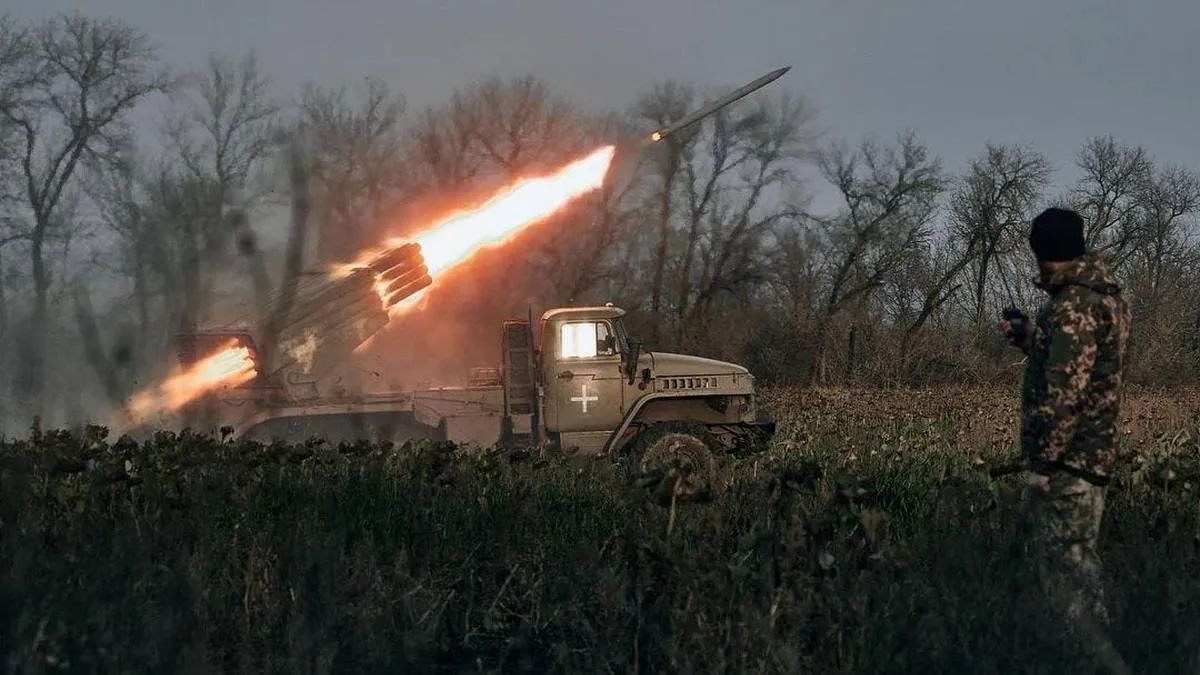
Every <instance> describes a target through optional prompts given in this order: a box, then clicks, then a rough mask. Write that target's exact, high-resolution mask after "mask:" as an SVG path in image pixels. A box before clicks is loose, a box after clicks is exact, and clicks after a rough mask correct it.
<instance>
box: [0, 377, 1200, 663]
mask: <svg viewBox="0 0 1200 675" xmlns="http://www.w3.org/2000/svg"><path fill="white" fill-rule="evenodd" d="M765 398H766V399H767V401H766V405H767V407H768V408H769V409H770V411H771V412H772V413H773V415H774V417H775V418H776V419H777V420H778V421H779V423H780V426H779V432H778V434H777V438H776V440H775V442H774V444H773V447H772V448H771V450H770V451H769V452H768V453H765V454H763V455H761V456H757V457H748V458H742V459H737V460H729V461H727V462H726V463H725V465H724V467H723V471H722V475H723V478H724V480H725V481H726V483H727V485H726V487H725V489H724V490H722V491H721V492H720V494H719V495H717V496H716V498H715V499H714V500H712V501H711V502H709V503H704V504H688V505H680V504H676V505H675V506H674V507H672V506H671V505H670V504H669V503H666V504H660V503H659V500H656V499H654V495H653V494H652V493H653V486H647V487H629V486H627V485H626V484H624V483H622V482H620V481H619V480H617V478H616V476H615V472H614V471H613V470H612V467H611V466H610V464H609V463H608V462H604V461H598V460H582V459H577V458H561V457H540V456H534V455H532V454H531V453H529V452H518V451H505V452H497V453H492V454H486V455H474V456H464V455H463V454H461V453H458V452H456V451H455V450H454V449H453V448H448V447H438V446H433V445H422V446H415V447H405V448H380V447H371V446H366V445H363V446H344V447H340V448H338V447H325V446H255V445H239V444H222V443H220V442H218V441H215V440H212V439H209V438H202V437H194V436H189V435H174V434H168V433H163V434H159V436H158V437H157V438H156V439H154V441H152V442H148V443H144V444H142V445H136V444H132V443H122V442H112V441H109V442H105V441H103V440H102V439H101V437H100V436H101V435H100V434H99V433H97V432H95V431H92V432H90V433H88V434H82V435H79V436H70V435H67V434H62V433H49V432H47V433H44V434H40V435H37V436H34V437H31V438H30V439H28V440H26V441H22V442H15V443H10V444H6V445H3V446H0V662H2V663H3V664H4V667H5V669H6V670H9V671H15V672H55V671H104V672H213V671H223V672H246V673H258V672H288V673H290V672H428V671H441V672H479V671H496V670H499V671H506V672H555V671H570V672H575V671H587V672H597V671H599V672H609V671H611V672H634V671H641V672H660V671H665V670H670V671H678V672H734V671H751V672H817V673H842V672H845V673H851V672H855V673H857V672H866V673H879V672H981V673H991V672H994V673H1000V672H1004V673H1011V672H1044V673H1059V672H1075V670H1076V669H1074V668H1072V665H1071V661H1070V660H1069V659H1071V655H1070V654H1069V653H1066V654H1064V653H1063V652H1062V649H1060V647H1061V645H1062V643H1063V639H1062V635H1061V631H1060V629H1059V628H1058V627H1057V625H1056V624H1054V623H1053V622H1052V621H1050V620H1049V618H1048V617H1047V616H1046V614H1045V611H1044V608H1043V607H1042V605H1041V603H1040V602H1039V597H1038V596H1037V594H1036V593H1035V592H1034V591H1033V589H1032V587H1031V585H1030V581H1029V578H1028V574H1027V571H1026V568H1027V566H1026V564H1025V554H1024V550H1023V546H1022V541H1023V538H1022V536H1021V530H1020V518H1019V516H1020V497H1021V478H1020V477H1019V476H1014V477H1011V478H1005V479H1000V480H993V479H990V478H989V477H988V475H987V473H986V471H983V470H982V469H983V468H985V467H986V466H988V465H991V464H993V463H997V462H1001V461H1004V460H1005V459H1007V458H1008V457H1009V456H1010V455H1011V454H1012V453H1013V452H1014V447H1015V445H1014V443H1015V441H1014V438H1015V431H1014V429H1015V426H1014V425H1015V417H1016V401H1015V395H1014V393H1013V392H1010V391H989V390H962V391H936V392H935V391H928V392H926V391H917V392H913V391H906V392H855V391H804V390H799V391H790V390H787V391H785V390H776V391H772V392H768V393H767V394H766V396H765ZM1127 411H1128V415H1127V417H1128V420H1127V424H1126V431H1127V433H1126V436H1125V439H1124V447H1125V453H1126V459H1125V460H1124V461H1123V468H1122V471H1121V473H1120V476H1119V478H1118V480H1117V481H1116V483H1115V484H1114V486H1113V487H1112V488H1111V489H1110V492H1109V509H1108V512H1107V515H1106V521H1105V527H1104V540H1103V555H1104V560H1105V565H1106V574H1107V577H1108V578H1107V582H1108V591H1109V599H1110V605H1111V606H1112V609H1113V614H1114V621H1115V623H1116V627H1115V638H1116V641H1117V643H1118V646H1119V647H1120V648H1121V650H1122V651H1123V652H1124V653H1125V655H1126V656H1127V659H1128V660H1129V661H1130V663H1131V664H1132V665H1133V666H1134V668H1135V670H1136V671H1137V672H1141V673H1160V672H1161V673H1171V672H1187V669H1188V668H1189V667H1194V666H1195V665H1196V664H1195V663H1194V661H1195V656H1196V654H1197V653H1198V652H1200V584H1197V582H1196V580H1197V578H1198V577H1200V520H1198V513H1197V511H1198V508H1197V505H1198V503H1200V458H1198V456H1197V445H1196V444H1197V438H1198V436H1200V430H1198V428H1197V418H1196V416H1197V414H1198V413H1200V393H1197V392H1191V391H1186V392H1171V393H1166V392H1152V391H1136V392H1133V393H1132V394H1131V395H1130V397H1129V402H1128V404H1127Z"/></svg>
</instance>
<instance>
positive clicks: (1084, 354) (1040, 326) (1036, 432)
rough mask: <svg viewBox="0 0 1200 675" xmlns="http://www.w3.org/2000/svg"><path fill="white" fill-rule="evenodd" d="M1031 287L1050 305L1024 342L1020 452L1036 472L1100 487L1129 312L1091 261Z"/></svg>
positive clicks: (1110, 457) (1097, 262)
mask: <svg viewBox="0 0 1200 675" xmlns="http://www.w3.org/2000/svg"><path fill="white" fill-rule="evenodd" d="M1038 285H1039V286H1040V287H1041V288H1042V289H1043V290H1045V291H1046V292H1047V293H1049V294H1050V298H1049V300H1048V301H1047V302H1046V304H1045V305H1044V306H1043V307H1042V309H1041V311H1039V312H1038V316H1037V321H1036V325H1035V326H1034V330H1033V333H1032V335H1031V340H1030V342H1029V343H1028V347H1029V359H1028V362H1027V364H1026V367H1025V386H1024V391H1023V394H1022V402H1021V450H1022V453H1023V454H1024V456H1025V458H1026V459H1027V460H1028V461H1029V463H1030V465H1031V466H1032V467H1034V468H1036V469H1040V470H1042V471H1045V472H1053V471H1067V472H1070V473H1075V474H1078V475H1081V476H1082V477H1084V478H1088V479H1089V480H1091V481H1092V482H1096V483H1101V484H1102V483H1104V482H1106V481H1107V480H1108V477H1109V476H1110V474H1111V473H1112V468H1113V464H1114V462H1115V460H1116V445H1117V424H1118V417H1119V413H1120V407H1121V398H1122V392H1123V387H1122V377H1123V374H1124V369H1125V343H1126V341H1127V340H1128V337H1129V305H1128V304H1127V303H1126V302H1125V299H1124V298H1122V297H1121V294H1120V288H1118V287H1117V285H1116V284H1115V283H1113V281H1112V278H1111V277H1110V275H1109V272H1108V268H1107V266H1106V265H1105V264H1104V262H1103V260H1101V259H1100V258H1099V257H1095V256H1088V257H1085V258H1081V259H1079V260H1077V261H1073V262H1071V263H1070V264H1069V265H1067V266H1066V267H1064V268H1063V269H1060V270H1058V271H1057V272H1055V273H1054V274H1052V275H1049V276H1043V277H1042V279H1041V280H1040V281H1039V283H1038Z"/></svg>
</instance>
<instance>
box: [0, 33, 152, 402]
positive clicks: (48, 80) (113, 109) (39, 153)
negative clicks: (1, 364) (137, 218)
mask: <svg viewBox="0 0 1200 675" xmlns="http://www.w3.org/2000/svg"><path fill="white" fill-rule="evenodd" d="M31 39H32V40H33V44H34V53H33V56H32V58H30V59H28V60H27V62H26V64H25V67H26V68H29V69H30V70H29V72H28V75H27V76H26V77H25V79H26V81H27V82H28V86H26V87H24V88H23V89H21V90H18V91H16V92H14V93H10V94H9V96H8V98H9V99H10V101H11V102H10V103H7V104H6V105H5V107H4V108H3V110H0V114H3V116H4V118H5V120H6V121H7V122H8V123H9V124H11V125H13V126H15V127H16V129H17V133H18V135H19V139H20V140H19V143H20V163H21V174H22V178H23V180H24V183H25V186H24V191H23V192H24V194H23V202H24V203H23V207H24V208H25V209H26V210H27V213H28V220H29V225H28V227H27V228H26V229H25V230H24V231H23V232H22V235H23V237H24V239H25V241H26V242H27V244H28V250H29V260H30V266H31V271H32V278H33V303H32V307H33V309H32V317H31V320H30V322H29V334H30V338H31V339H30V340H29V341H28V345H29V346H28V352H29V353H28V357H27V358H26V359H25V360H24V373H23V376H22V378H21V379H22V383H23V385H24V389H25V390H26V392H27V394H28V397H29V400H30V407H31V409H32V410H33V411H34V412H35V413H38V412H40V410H41V404H42V391H43V382H42V380H43V377H44V373H43V370H44V369H43V364H44V344H45V332H46V327H47V319H48V312H49V292H50V286H51V283H52V277H51V273H50V270H49V268H48V266H47V261H46V247H47V240H48V238H49V237H52V236H54V234H55V229H56V228H62V227H65V226H66V225H67V223H65V222H63V219H62V218H61V206H62V203H63V199H64V196H65V194H66V192H67V190H68V189H69V188H70V186H71V185H72V181H73V179H74V178H75V175H76V171H77V169H78V168H79V166H80V164H81V163H82V162H87V161H94V160H99V159H103V158H104V157H105V156H106V154H107V153H109V152H110V151H111V150H112V149H113V148H114V147H115V146H116V145H117V144H119V142H120V141H121V138H122V131H123V128H122V125H121V122H122V119H123V117H124V116H125V115H126V114H127V113H128V112H129V111H130V110H131V109H133V107H134V106H136V105H137V104H138V102H140V101H141V100H142V99H144V98H145V97H146V96H148V95H149V94H151V93H153V92H156V91H162V90H164V89H165V88H166V86H167V81H166V79H165V77H164V76H163V75H162V74H160V73H158V72H157V71H156V70H155V68H154V56H155V53H154V50H153V49H152V48H151V47H150V45H149V42H148V41H147V39H146V37H145V36H144V35H143V34H142V33H140V32H138V31H137V30H136V29H134V28H132V27H130V26H129V25H127V24H125V23H122V22H119V21H115V20H95V19H89V18H87V17H84V16H82V15H79V14H73V15H64V16H60V17H58V18H55V19H52V20H49V21H47V22H45V23H44V24H42V25H40V26H38V27H37V29H36V30H35V31H33V35H32V38H31Z"/></svg>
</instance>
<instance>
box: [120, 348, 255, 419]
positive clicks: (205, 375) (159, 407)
mask: <svg viewBox="0 0 1200 675" xmlns="http://www.w3.org/2000/svg"><path fill="white" fill-rule="evenodd" d="M257 374H258V372H257V371H256V370H255V367H254V359H253V358H252V357H251V356H250V350H249V349H247V348H246V347H242V346H239V345H238V344H237V343H236V342H234V341H230V342H229V343H228V344H226V345H225V346H224V347H222V348H221V349H220V350H218V351H217V352H215V353H213V354H211V355H209V356H206V357H204V358H203V359H200V360H199V361H197V362H195V363H193V364H191V365H190V366H188V368H187V369H186V370H184V371H183V372H181V373H178V374H176V375H172V376H171V377H169V378H167V379H166V380H165V381H163V382H162V383H160V384H159V385H158V386H156V387H153V388H152V389H149V390H146V391H143V392H142V393H140V394H138V395H137V396H134V397H133V398H132V399H130V401H129V406H128V411H129V416H130V417H132V418H133V420H134V421H135V422H136V423H141V422H143V421H145V420H146V419H147V418H149V417H150V416H151V415H155V414H158V413H164V412H171V411H175V410H178V409H179V408H181V407H183V406H184V405H186V404H187V403H189V402H190V401H193V400H195V399H196V398H197V397H199V396H201V395H203V394H205V393H207V392H210V391H212V390H214V389H217V388H219V387H236V386H238V385H240V384H245V383H246V382H249V381H250V380H252V379H254V377H255V376H256V375H257Z"/></svg>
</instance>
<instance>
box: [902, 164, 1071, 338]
mask: <svg viewBox="0 0 1200 675" xmlns="http://www.w3.org/2000/svg"><path fill="white" fill-rule="evenodd" d="M1049 180H1050V164H1049V162H1047V161H1046V159H1045V157H1043V156H1042V155H1040V154H1038V153H1036V152H1034V151H1032V150H1029V149H1027V148H1022V147H1018V146H1005V145H992V144H988V146H987V149H986V150H985V151H984V153H983V156H981V157H979V158H976V159H975V160H972V162H971V164H970V166H969V167H968V169H967V173H966V175H964V176H963V177H962V178H961V179H959V181H958V182H957V185H956V186H955V189H954V192H953V194H952V195H951V196H950V218H951V221H950V233H951V237H950V240H949V242H948V243H949V245H950V246H952V247H954V248H955V249H957V253H956V254H955V255H953V256H952V259H951V260H950V261H947V264H946V266H945V269H944V270H943V271H942V274H941V275H939V278H938V283H935V284H934V285H933V286H932V287H931V288H930V289H929V290H930V294H929V295H927V296H926V302H925V307H924V308H923V310H922V316H927V315H928V314H927V310H931V309H932V308H933V307H934V306H935V305H937V304H940V301H939V300H938V298H944V295H943V294H942V289H943V288H944V287H945V286H946V285H947V284H949V283H951V281H952V280H953V279H955V278H956V277H957V276H958V275H959V273H960V272H962V271H964V270H965V269H967V268H968V267H970V268H971V279H970V284H971V286H970V288H971V293H972V295H971V296H970V297H971V298H972V299H973V300H974V310H975V311H974V314H975V322H976V324H977V325H982V324H983V323H984V320H985V317H987V315H988V306H987V304H988V303H987V296H988V290H989V283H990V282H991V281H992V280H993V278H994V275H999V276H1001V277H1002V280H1001V283H1002V284H1004V285H1005V286H1009V281H1008V279H1009V275H1008V274H1007V272H1006V271H1005V270H1003V269H999V268H1000V266H1002V265H1005V263H1006V261H1005V256H1007V255H1008V254H1009V253H1011V252H1012V251H1013V250H1014V249H1015V248H1017V247H1019V246H1020V245H1021V243H1022V241H1023V235H1024V231H1025V228H1026V227H1027V225H1028V223H1029V219H1030V217H1031V216H1032V211H1033V208H1034V205H1035V204H1036V203H1037V202H1038V201H1039V200H1040V199H1041V198H1042V194H1043V192H1044V191H1045V189H1046V186H1047V184H1048V183H1049Z"/></svg>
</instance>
